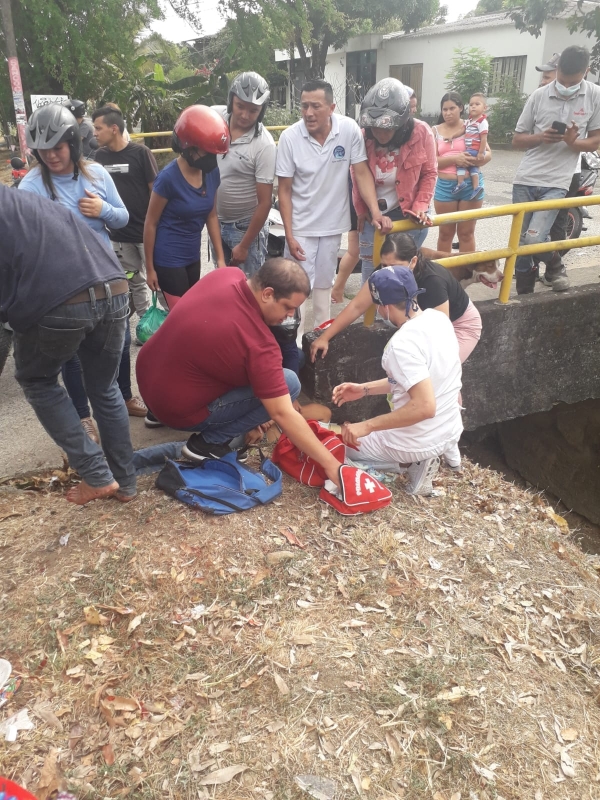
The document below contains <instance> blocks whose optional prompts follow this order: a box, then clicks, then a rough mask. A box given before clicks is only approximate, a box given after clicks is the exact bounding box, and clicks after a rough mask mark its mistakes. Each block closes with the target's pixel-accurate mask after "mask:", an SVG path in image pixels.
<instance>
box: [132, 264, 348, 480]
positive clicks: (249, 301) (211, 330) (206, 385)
mask: <svg viewBox="0 0 600 800" xmlns="http://www.w3.org/2000/svg"><path fill="white" fill-rule="evenodd" d="M309 293H310V284H309V280H308V277H307V275H306V273H305V272H304V270H303V269H302V267H300V266H299V265H298V264H296V263H295V262H294V261H290V260H288V259H284V258H274V259H270V260H268V261H266V262H265V263H264V264H263V266H262V267H261V268H260V269H259V270H258V272H256V273H255V274H254V275H253V276H252V277H251V278H248V279H246V276H245V275H244V273H243V272H242V271H241V270H239V269H233V268H228V269H216V270H214V271H213V272H210V273H209V274H208V275H206V276H205V277H204V278H202V279H201V280H200V281H199V282H198V283H197V284H196V285H195V286H193V287H192V288H191V289H190V290H189V291H188V292H186V294H185V295H184V296H183V297H182V298H181V300H180V301H179V302H178V303H177V305H176V306H175V308H174V309H173V310H172V311H171V312H170V313H169V315H168V317H167V319H166V320H165V322H164V323H163V324H162V326H161V327H160V328H159V329H158V331H157V332H156V333H155V334H154V335H153V336H152V338H151V339H150V340H149V341H148V342H147V343H146V344H145V345H144V346H143V347H142V350H141V351H140V354H139V356H138V360H137V379H138V386H139V389H140V392H141V394H142V397H143V398H144V401H145V402H146V403H147V404H148V407H149V408H151V409H152V413H153V414H154V416H155V417H157V418H158V419H159V420H160V421H161V422H162V423H164V424H165V425H169V426H170V427H172V428H175V429H178V430H186V431H194V432H195V433H194V434H193V435H192V436H191V437H190V438H189V439H188V442H187V444H186V445H185V447H184V448H183V454H184V455H185V456H186V457H187V458H190V459H192V460H194V461H199V462H200V461H203V460H204V459H205V458H220V457H221V456H223V455H225V454H226V453H229V452H230V451H231V450H234V449H236V448H238V447H241V446H242V444H243V440H244V435H245V434H246V433H248V432H249V431H251V430H252V429H253V428H256V427H257V426H258V425H263V424H264V423H265V422H267V421H268V420H270V419H272V420H274V421H275V422H276V423H277V424H278V425H279V427H280V428H281V430H282V431H283V432H284V433H285V434H287V436H288V437H289V438H290V439H291V441H292V442H293V443H294V444H295V445H296V446H297V447H298V448H299V449H300V450H302V452H304V453H306V454H307V455H309V456H312V458H314V459H315V461H318V462H319V463H320V464H321V466H322V467H323V468H324V470H325V472H326V473H327V476H328V477H329V478H330V479H331V480H332V481H334V483H336V484H337V483H338V482H339V478H338V470H339V466H340V465H339V462H338V461H337V459H336V458H335V457H334V456H332V455H331V453H330V452H329V451H328V450H327V449H326V448H325V447H323V445H322V444H321V443H320V442H319V441H318V439H317V438H316V437H315V436H314V434H313V433H312V431H311V430H310V428H309V427H308V425H307V424H306V422H305V420H304V419H303V418H302V416H301V415H300V414H299V413H298V412H297V411H295V410H294V407H293V405H292V402H293V400H295V399H296V397H297V396H298V395H299V393H300V382H299V380H298V377H297V375H296V374H295V373H294V372H292V371H291V370H288V369H283V368H282V365H281V350H280V348H279V345H278V344H277V342H276V341H275V338H274V336H273V334H272V332H271V331H270V330H269V325H279V324H281V323H282V322H283V320H284V319H285V318H286V317H291V316H293V315H294V311H295V310H296V308H298V307H299V306H300V305H301V304H302V303H303V302H304V301H305V300H306V298H307V297H308V295H309Z"/></svg>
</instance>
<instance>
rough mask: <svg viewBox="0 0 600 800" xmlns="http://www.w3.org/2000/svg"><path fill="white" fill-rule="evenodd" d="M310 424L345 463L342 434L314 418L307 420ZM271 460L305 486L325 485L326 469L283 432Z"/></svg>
mask: <svg viewBox="0 0 600 800" xmlns="http://www.w3.org/2000/svg"><path fill="white" fill-rule="evenodd" d="M307 422H308V426H309V428H310V429H311V431H312V432H313V433H314V435H315V436H316V437H317V439H318V440H319V441H320V442H321V444H322V445H325V447H326V448H327V449H328V450H329V452H330V453H332V455H334V456H335V457H336V458H337V460H338V461H339V462H340V464H343V463H344V459H345V457H346V446H345V444H344V443H343V441H342V438H341V436H338V434H337V433H333V432H332V431H330V430H328V429H327V428H324V427H323V426H322V425H320V424H319V423H318V422H316V421H315V420H314V419H309V420H307ZM271 461H272V462H273V463H274V464H277V466H278V467H279V468H280V469H282V470H283V471H284V472H287V474H288V475H290V476H291V477H292V478H295V479H296V480H297V481H299V482H300V483H303V484H304V485H305V486H313V487H317V488H319V487H321V486H324V485H325V481H326V479H327V476H326V475H325V470H324V469H323V467H322V466H321V465H320V464H318V463H317V462H316V461H315V460H314V458H311V457H310V456H307V455H306V453H302V452H301V451H300V450H299V449H298V448H297V447H296V445H295V444H294V443H293V442H291V441H290V440H289V439H288V437H287V436H286V435H285V434H282V435H281V436H280V438H279V441H278V442H277V444H276V445H275V449H274V450H273V455H272V456H271Z"/></svg>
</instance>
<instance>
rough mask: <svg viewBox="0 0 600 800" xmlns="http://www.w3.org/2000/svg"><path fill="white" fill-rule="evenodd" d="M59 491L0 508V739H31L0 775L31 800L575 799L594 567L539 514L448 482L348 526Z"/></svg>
mask: <svg viewBox="0 0 600 800" xmlns="http://www.w3.org/2000/svg"><path fill="white" fill-rule="evenodd" d="M69 481H70V477H69V476H68V475H67V474H66V473H63V472H61V471H55V472H54V473H48V474H47V475H46V476H44V477H37V478H35V479H32V478H30V479H19V480H16V481H13V482H12V483H7V484H5V485H3V486H1V487H0V568H1V570H2V584H1V586H2V589H1V595H0V618H1V620H2V624H1V631H2V632H1V634H0V657H4V658H7V659H8V660H9V661H11V663H12V665H13V670H14V672H13V674H14V675H15V676H18V677H20V678H21V679H22V684H21V687H20V689H19V690H18V691H17V693H16V694H15V695H14V697H13V698H12V699H11V700H10V701H9V702H8V704H7V705H6V706H5V707H4V708H2V709H1V710H0V726H1V725H2V723H3V721H5V720H6V719H7V718H8V717H9V716H11V715H13V714H15V713H16V712H17V711H18V710H21V709H27V710H28V715H29V718H30V719H31V721H32V723H33V725H34V726H35V727H34V728H33V729H32V730H22V731H19V732H18V737H17V739H16V741H14V742H12V743H11V742H6V741H4V737H3V736H0V763H1V764H2V769H3V772H4V773H5V774H6V775H8V776H9V777H11V778H13V779H15V780H18V781H19V782H21V783H23V784H25V785H27V787H28V788H30V790H31V791H33V792H34V793H35V794H36V796H37V797H38V798H39V799H40V800H46V798H47V797H49V796H50V795H51V793H52V791H53V790H55V789H56V788H57V787H58V786H59V785H63V784H65V785H68V786H69V787H70V788H71V789H72V790H74V791H75V792H76V793H77V794H78V795H79V796H82V797H83V796H89V797H111V798H112V797H124V796H127V795H130V796H131V797H135V798H157V797H161V798H177V799H179V798H186V799H187V798H227V800H234V799H235V800H246V799H247V800H250V799H251V798H252V799H253V800H254V799H255V798H261V799H262V798H264V800H301V798H308V797H314V798H326V799H327V798H329V799H330V800H333V799H334V798H335V799H336V800H339V799H340V798H352V797H361V798H366V799H368V798H376V799H377V800H380V799H381V798H389V800H392V798H394V800H396V798H408V799H410V800H417V798H418V799H419V800H421V798H430V800H492V798H494V799H496V800H500V798H504V800H523V798H530V799H531V800H565V799H566V798H578V799H579V798H581V800H583V799H584V798H585V800H587V799H588V798H590V799H597V798H600V783H599V781H600V761H599V757H600V754H599V752H598V737H597V731H598V728H599V726H600V707H599V705H598V698H599V694H598V692H599V686H598V678H599V674H598V658H599V654H600V651H599V649H598V635H599V634H600V595H599V592H598V577H597V573H596V569H595V567H596V566H600V564H598V561H597V560H596V559H594V558H592V557H589V556H585V555H583V554H582V553H581V551H580V550H579V549H577V548H576V547H575V546H573V545H572V544H571V542H570V540H569V536H568V527H567V526H566V524H565V523H564V520H562V518H561V517H559V516H556V515H555V514H554V512H553V511H552V510H551V509H548V508H547V507H546V506H545V502H544V501H543V500H542V499H541V498H540V497H539V496H537V495H534V494H530V493H526V492H524V491H523V490H521V489H519V488H517V487H515V486H514V485H512V484H509V483H507V482H505V481H503V480H502V479H501V478H500V476H499V475H498V474H497V473H494V472H491V471H488V470H484V469H481V468H479V467H477V466H475V465H472V464H470V463H468V462H467V464H466V467H465V471H464V472H463V474H461V475H455V474H453V473H450V472H449V471H447V470H442V471H441V473H440V478H439V480H438V481H437V482H436V483H437V486H438V493H439V496H437V497H434V498H427V499H424V498H413V497H410V496H408V495H407V494H406V493H405V492H404V491H403V489H402V484H401V481H402V479H401V478H399V479H398V482H397V483H396V484H395V485H394V486H393V492H394V501H393V504H392V506H391V507H389V508H388V509H385V510H383V511H380V512H378V513H376V514H373V515H370V516H364V517H357V518H343V517H341V516H339V515H338V514H337V513H336V512H334V511H333V510H332V509H330V508H328V507H327V506H325V505H324V504H323V503H321V502H319V500H318V494H317V491H316V490H313V489H308V488H306V487H302V486H300V485H298V484H296V483H294V482H293V481H292V480H291V479H289V478H285V479H284V492H283V495H282V497H280V498H279V500H277V501H275V502H274V503H272V504H271V505H269V506H267V507H265V508H262V509H255V510H253V511H250V512H246V513H243V514H233V515H231V516H227V517H210V516H206V515H204V514H203V513H201V512H198V511H194V510H193V509H190V508H188V507H186V506H184V505H182V504H180V503H178V502H177V501H175V500H172V499H171V498H169V497H167V496H165V495H164V494H163V493H162V492H160V491H158V490H157V489H155V488H154V486H153V483H154V481H153V478H152V477H147V478H144V479H142V482H141V489H142V491H141V494H140V496H139V498H138V500H137V501H136V502H134V503H131V504H129V505H126V506H123V505H121V504H119V503H117V502H115V501H104V502H97V503H95V504H91V505H89V506H85V507H82V508H79V507H73V506H71V505H70V504H68V503H67V502H66V500H65V499H64V496H63V494H64V490H65V487H66V485H68V483H69Z"/></svg>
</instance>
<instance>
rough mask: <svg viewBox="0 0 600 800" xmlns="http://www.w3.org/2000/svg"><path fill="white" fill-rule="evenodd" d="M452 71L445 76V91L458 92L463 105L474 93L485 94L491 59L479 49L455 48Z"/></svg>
mask: <svg viewBox="0 0 600 800" xmlns="http://www.w3.org/2000/svg"><path fill="white" fill-rule="evenodd" d="M454 52H455V53H456V55H455V56H454V58H453V59H452V69H451V70H450V72H449V73H448V74H447V75H446V79H447V81H448V82H447V83H446V89H447V90H448V91H449V92H458V93H459V95H460V96H461V97H462V99H463V102H464V103H465V105H467V104H468V102H469V98H470V97H471V95H472V94H474V93H475V92H483V94H487V88H488V84H489V80H490V65H491V57H490V56H488V54H487V53H486V52H485V50H482V49H481V48H480V47H470V48H469V49H468V50H465V48H463V47H461V48H455V50H454Z"/></svg>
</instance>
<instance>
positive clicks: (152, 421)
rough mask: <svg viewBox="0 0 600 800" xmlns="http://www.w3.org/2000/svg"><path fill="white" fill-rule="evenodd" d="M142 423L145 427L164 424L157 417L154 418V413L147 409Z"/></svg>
mask: <svg viewBox="0 0 600 800" xmlns="http://www.w3.org/2000/svg"><path fill="white" fill-rule="evenodd" d="M144 425H145V426H146V427H147V428H164V427H165V426H164V425H163V424H162V422H161V421H160V420H159V419H156V417H155V416H154V414H153V413H152V412H151V411H150V409H148V413H147V414H146V416H145V417H144Z"/></svg>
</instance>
